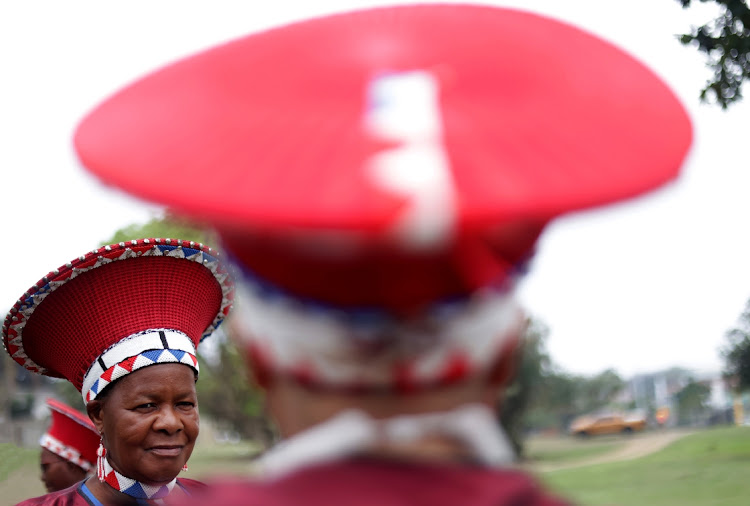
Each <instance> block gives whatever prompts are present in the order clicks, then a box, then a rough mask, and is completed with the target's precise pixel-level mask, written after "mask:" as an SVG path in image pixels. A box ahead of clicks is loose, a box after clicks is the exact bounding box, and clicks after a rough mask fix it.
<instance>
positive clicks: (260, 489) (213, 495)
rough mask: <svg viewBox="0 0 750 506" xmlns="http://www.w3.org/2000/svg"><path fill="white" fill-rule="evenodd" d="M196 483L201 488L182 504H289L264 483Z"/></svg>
mask: <svg viewBox="0 0 750 506" xmlns="http://www.w3.org/2000/svg"><path fill="white" fill-rule="evenodd" d="M180 481H182V480H180ZM195 483H197V484H199V486H198V487H196V488H194V489H191V490H189V492H190V497H189V498H187V499H181V500H183V501H184V502H181V503H180V504H184V505H185V506H187V505H200V504H221V505H222V506H233V505H238V506H239V505H244V506H247V505H250V506H254V505H259V506H260V505H262V506H286V504H287V503H285V502H284V500H283V498H282V497H279V496H278V495H277V494H276V493H274V491H273V490H269V487H268V484H264V483H263V482H258V481H251V480H239V479H238V480H232V479H221V480H217V481H213V482H211V483H210V484H208V485H206V484H203V483H201V482H195ZM269 492H270V493H269ZM292 504H294V503H289V506H291V505H292ZM295 506H296V505H295Z"/></svg>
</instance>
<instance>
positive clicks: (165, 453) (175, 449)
mask: <svg viewBox="0 0 750 506" xmlns="http://www.w3.org/2000/svg"><path fill="white" fill-rule="evenodd" d="M149 451H150V452H151V453H153V454H154V455H158V456H159V457H177V456H178V455H180V454H181V453H182V446H154V447H152V448H149Z"/></svg>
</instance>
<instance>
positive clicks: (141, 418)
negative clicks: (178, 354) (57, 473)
mask: <svg viewBox="0 0 750 506" xmlns="http://www.w3.org/2000/svg"><path fill="white" fill-rule="evenodd" d="M96 403H98V407H97V406H96ZM92 404H93V405H94V407H93V409H92V408H91V407H89V415H90V416H91V418H92V420H93V421H94V424H95V425H96V426H97V429H99V430H100V431H102V441H103V444H104V447H105V448H106V450H107V460H109V462H110V464H111V465H112V467H113V468H114V469H115V470H116V471H118V472H119V473H121V474H123V475H125V476H127V477H129V478H132V479H134V480H138V481H140V482H143V483H145V484H148V485H163V484H165V483H168V482H169V481H171V480H172V479H174V478H175V477H176V476H177V475H178V473H179V472H180V470H181V469H182V466H183V465H185V463H187V461H188V459H189V458H190V454H191V453H192V452H193V446H194V445H195V439H196V438H197V437H198V426H199V423H200V420H199V416H198V398H197V396H196V393H195V373H194V372H193V369H191V368H190V367H188V366H186V365H183V364H158V365H152V366H148V367H144V368H143V369H139V370H137V371H135V372H133V373H130V374H128V375H127V376H125V377H124V378H122V379H120V380H118V382H117V383H115V384H114V385H112V390H111V391H110V392H109V394H107V395H106V397H105V398H104V399H103V400H94V401H92V402H91V403H89V405H90V406H91V405H92Z"/></svg>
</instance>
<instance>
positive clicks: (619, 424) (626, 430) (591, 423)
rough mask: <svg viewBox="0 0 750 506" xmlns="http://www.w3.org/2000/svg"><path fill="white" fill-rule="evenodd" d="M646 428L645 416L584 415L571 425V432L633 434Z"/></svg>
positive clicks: (587, 434) (588, 434) (582, 433)
mask: <svg viewBox="0 0 750 506" xmlns="http://www.w3.org/2000/svg"><path fill="white" fill-rule="evenodd" d="M645 428H646V419H645V418H643V417H640V416H639V417H626V416H623V415H600V416H583V417H580V418H577V419H575V420H574V421H573V423H572V424H571V425H570V433H571V434H574V435H576V436H595V435H599V434H632V433H634V432H639V431H642V430H643V429H645Z"/></svg>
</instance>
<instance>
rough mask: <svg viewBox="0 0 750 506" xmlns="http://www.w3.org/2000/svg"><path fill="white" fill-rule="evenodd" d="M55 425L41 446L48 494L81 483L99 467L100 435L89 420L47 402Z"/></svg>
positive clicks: (64, 405)
mask: <svg viewBox="0 0 750 506" xmlns="http://www.w3.org/2000/svg"><path fill="white" fill-rule="evenodd" d="M47 406H49V408H50V412H51V413H52V422H51V423H50V426H49V428H48V429H47V432H45V433H44V434H43V435H42V437H41V439H40V440H39V444H40V445H41V447H42V453H41V455H40V456H39V463H40V465H41V468H42V476H41V479H42V481H43V482H44V486H45V487H46V488H47V492H54V491H56V490H62V489H64V488H68V487H69V486H71V485H73V484H75V483H78V482H79V481H82V480H83V479H84V478H85V477H86V476H87V475H88V474H89V472H90V471H92V470H93V469H94V466H95V465H96V448H97V447H98V446H99V432H97V430H96V427H94V424H93V423H91V420H89V418H88V416H86V415H84V414H83V413H80V412H79V411H76V410H75V409H73V408H71V407H70V406H68V405H67V404H64V403H62V402H60V401H58V400H55V399H47Z"/></svg>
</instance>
